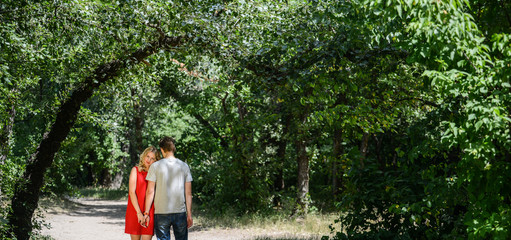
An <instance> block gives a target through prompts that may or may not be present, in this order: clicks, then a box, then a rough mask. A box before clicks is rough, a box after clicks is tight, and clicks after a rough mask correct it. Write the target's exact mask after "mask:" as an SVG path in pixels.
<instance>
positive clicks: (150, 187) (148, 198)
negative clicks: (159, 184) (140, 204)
mask: <svg viewBox="0 0 511 240" xmlns="http://www.w3.org/2000/svg"><path fill="white" fill-rule="evenodd" d="M155 185H156V184H155V182H153V181H147V190H146V192H145V207H144V209H145V210H144V215H145V225H146V226H149V210H151V204H153V200H154V187H155Z"/></svg>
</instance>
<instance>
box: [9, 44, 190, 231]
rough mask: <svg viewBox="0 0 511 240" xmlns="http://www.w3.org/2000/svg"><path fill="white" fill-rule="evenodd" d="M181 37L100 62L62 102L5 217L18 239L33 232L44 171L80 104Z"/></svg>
mask: <svg viewBox="0 0 511 240" xmlns="http://www.w3.org/2000/svg"><path fill="white" fill-rule="evenodd" d="M181 39H182V38H181V37H174V38H169V37H161V38H160V39H159V40H158V41H155V42H153V43H151V44H150V45H148V46H146V47H144V48H142V49H139V50H137V51H135V52H134V53H133V54H131V55H130V56H128V57H126V58H124V59H117V60H113V61H111V62H108V63H105V64H102V65H100V66H99V67H98V68H96V70H95V71H94V73H93V74H92V75H91V76H89V77H87V78H86V79H85V81H84V82H83V83H82V84H81V85H80V86H79V87H78V88H77V89H75V91H74V92H73V93H72V95H71V96H70V97H69V98H68V99H66V100H65V101H64V103H63V104H62V105H61V106H60V108H59V110H58V112H57V117H56V119H55V122H54V123H53V125H52V126H51V128H50V131H49V132H46V133H44V135H43V138H42V140H41V142H40V143H39V146H38V147H37V149H36V152H35V153H33V154H32V156H31V157H30V159H29V160H28V161H27V165H26V169H25V172H24V173H23V177H22V178H21V180H20V181H19V182H17V183H16V186H15V189H14V196H13V197H12V212H10V213H9V215H8V219H9V225H10V227H11V231H12V232H13V233H14V234H15V235H16V238H17V239H18V240H28V239H29V237H30V235H31V233H32V228H33V226H32V217H33V215H34V211H35V209H36V207H37V203H38V201H39V193H40V189H41V187H42V186H43V183H44V174H45V173H46V170H47V169H48V168H49V167H50V166H51V164H52V163H53V158H54V156H55V153H56V152H57V151H58V150H59V148H60V144H61V143H62V141H64V139H65V138H66V137H67V135H68V134H69V131H70V130H71V127H72V126H73V124H74V122H75V121H76V118H77V116H78V112H79V111H80V106H81V105H82V103H83V102H85V101H86V100H87V99H89V98H90V97H91V96H92V93H93V91H94V89H96V88H97V87H99V86H100V85H101V84H103V83H104V82H106V81H107V80H110V79H112V78H114V77H116V76H117V75H118V73H119V70H121V69H123V68H125V67H127V66H128V65H134V64H136V63H138V61H141V60H143V59H144V58H146V57H148V56H150V55H152V54H153V53H155V52H156V51H157V50H159V48H161V47H166V46H176V45H178V44H179V43H180V42H181ZM133 60H138V61H133Z"/></svg>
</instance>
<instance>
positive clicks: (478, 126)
mask: <svg viewBox="0 0 511 240" xmlns="http://www.w3.org/2000/svg"><path fill="white" fill-rule="evenodd" d="M482 125H483V121H482V120H479V121H477V122H476V125H475V126H476V131H477V130H479V128H481V126H482Z"/></svg>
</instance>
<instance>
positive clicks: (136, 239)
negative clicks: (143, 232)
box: [130, 234, 140, 240]
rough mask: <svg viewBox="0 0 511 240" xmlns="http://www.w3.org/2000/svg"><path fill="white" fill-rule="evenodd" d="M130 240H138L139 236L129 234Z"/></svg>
mask: <svg viewBox="0 0 511 240" xmlns="http://www.w3.org/2000/svg"><path fill="white" fill-rule="evenodd" d="M130 237H131V240H140V235H133V234H130Z"/></svg>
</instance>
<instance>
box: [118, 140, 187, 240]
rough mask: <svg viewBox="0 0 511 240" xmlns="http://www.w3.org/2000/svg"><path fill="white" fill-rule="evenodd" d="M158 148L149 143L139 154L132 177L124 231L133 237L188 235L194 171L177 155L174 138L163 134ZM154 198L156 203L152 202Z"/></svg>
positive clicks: (165, 239) (162, 239)
mask: <svg viewBox="0 0 511 240" xmlns="http://www.w3.org/2000/svg"><path fill="white" fill-rule="evenodd" d="M159 146H160V150H161V152H162V154H163V159H161V160H159V159H160V154H159V152H158V150H157V149H156V148H155V147H153V146H150V147H148V148H146V149H145V150H144V152H143V153H142V154H141V155H140V162H139V164H138V166H135V167H133V169H131V173H130V179H129V200H128V208H127V209H126V226H125V231H124V232H125V233H128V234H130V236H131V239H132V240H134V239H136V240H140V239H142V240H150V239H151V238H152V237H153V233H156V238H157V239H158V240H170V226H172V230H173V231H174V236H175V238H176V240H181V239H184V240H186V239H188V228H190V227H191V226H192V225H193V220H192V174H191V173H190V168H189V167H188V165H187V164H186V163H184V162H183V161H181V160H179V159H177V158H175V157H174V153H175V152H176V147H175V144H174V139H172V138H170V137H163V138H162V140H161V141H160V143H159ZM153 200H154V205H153Z"/></svg>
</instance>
